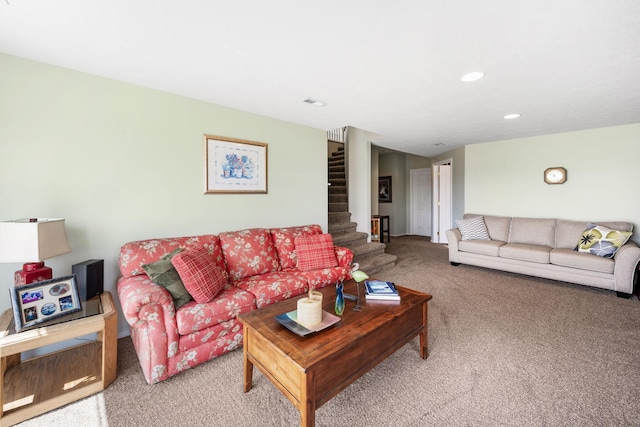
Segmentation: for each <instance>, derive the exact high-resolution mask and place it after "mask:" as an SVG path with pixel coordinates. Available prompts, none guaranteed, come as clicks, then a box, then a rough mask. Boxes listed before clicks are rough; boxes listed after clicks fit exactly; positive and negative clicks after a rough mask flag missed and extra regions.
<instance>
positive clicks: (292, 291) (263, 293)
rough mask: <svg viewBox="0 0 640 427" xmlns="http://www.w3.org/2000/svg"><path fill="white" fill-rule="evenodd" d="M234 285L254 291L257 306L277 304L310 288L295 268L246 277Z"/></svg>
mask: <svg viewBox="0 0 640 427" xmlns="http://www.w3.org/2000/svg"><path fill="white" fill-rule="evenodd" d="M234 285H235V286H237V287H238V288H240V289H243V290H245V291H247V292H250V293H252V294H253V295H254V296H255V298H256V307H257V308H262V307H265V306H267V305H271V304H275V303H276V302H279V301H282V300H285V299H289V298H292V297H295V296H298V295H300V294H303V293H305V292H307V291H308V290H309V287H308V284H307V281H306V280H305V278H304V277H303V276H302V275H301V274H300V272H298V271H295V270H290V271H276V272H273V273H266V274H261V275H257V276H252V277H246V278H244V279H241V280H239V281H237V282H236V283H234Z"/></svg>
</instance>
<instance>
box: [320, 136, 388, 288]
mask: <svg viewBox="0 0 640 427" xmlns="http://www.w3.org/2000/svg"><path fill="white" fill-rule="evenodd" d="M328 167H329V184H330V186H329V233H330V234H331V235H332V237H333V243H334V244H335V245H337V246H344V247H346V248H349V249H351V251H353V261H354V262H357V263H358V264H360V269H361V270H362V271H364V272H366V273H367V274H368V275H370V276H371V275H374V274H375V273H377V272H379V271H380V270H383V269H386V268H391V267H393V266H395V263H396V259H397V257H396V256H395V255H391V254H387V253H385V251H384V250H385V247H386V245H385V244H384V243H377V242H367V237H368V234H367V233H363V232H359V231H356V228H357V226H358V224H357V223H355V222H351V213H350V212H349V198H348V195H347V179H346V173H345V166H344V148H343V147H340V148H339V149H338V150H337V151H334V152H332V153H331V157H329V159H328Z"/></svg>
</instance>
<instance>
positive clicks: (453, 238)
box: [445, 228, 462, 262]
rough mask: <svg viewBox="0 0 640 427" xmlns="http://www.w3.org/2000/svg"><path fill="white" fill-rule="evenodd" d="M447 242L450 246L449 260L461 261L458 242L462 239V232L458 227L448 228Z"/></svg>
mask: <svg viewBox="0 0 640 427" xmlns="http://www.w3.org/2000/svg"><path fill="white" fill-rule="evenodd" d="M445 233H447V244H448V246H449V262H460V258H459V257H458V243H459V242H460V240H462V233H460V230H459V229H457V228H452V229H449V230H447V231H446V232H445Z"/></svg>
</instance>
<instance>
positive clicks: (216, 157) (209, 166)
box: [204, 135, 267, 194]
mask: <svg viewBox="0 0 640 427" xmlns="http://www.w3.org/2000/svg"><path fill="white" fill-rule="evenodd" d="M204 158H205V173H204V175H205V191H204V192H205V194H215V193H256V194H266V193H267V144H265V143H262V142H255V141H246V140H242V139H235V138H227V137H222V136H213V135H204Z"/></svg>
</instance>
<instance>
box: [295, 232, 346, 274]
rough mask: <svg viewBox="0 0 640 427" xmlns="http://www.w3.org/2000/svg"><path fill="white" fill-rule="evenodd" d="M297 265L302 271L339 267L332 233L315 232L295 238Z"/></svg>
mask: <svg viewBox="0 0 640 427" xmlns="http://www.w3.org/2000/svg"><path fill="white" fill-rule="evenodd" d="M295 246H296V258H297V267H298V270H300V271H311V270H321V269H323V268H330V267H337V266H338V259H337V258H336V253H335V250H334V249H333V238H332V237H331V234H314V235H311V236H298V237H296V238H295Z"/></svg>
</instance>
